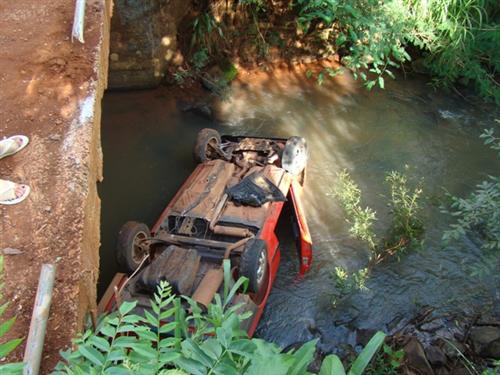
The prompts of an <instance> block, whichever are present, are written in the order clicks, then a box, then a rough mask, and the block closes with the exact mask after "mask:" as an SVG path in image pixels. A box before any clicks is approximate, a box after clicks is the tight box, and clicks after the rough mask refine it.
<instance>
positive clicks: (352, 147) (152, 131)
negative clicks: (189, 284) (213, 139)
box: [99, 72, 500, 351]
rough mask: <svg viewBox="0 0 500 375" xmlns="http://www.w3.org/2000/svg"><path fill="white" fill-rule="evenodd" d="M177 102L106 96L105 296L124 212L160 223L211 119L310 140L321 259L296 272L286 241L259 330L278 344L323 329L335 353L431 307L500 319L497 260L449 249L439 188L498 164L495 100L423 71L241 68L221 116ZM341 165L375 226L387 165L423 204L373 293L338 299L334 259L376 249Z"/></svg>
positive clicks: (481, 175) (246, 130) (457, 187)
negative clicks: (338, 197)
mask: <svg viewBox="0 0 500 375" xmlns="http://www.w3.org/2000/svg"><path fill="white" fill-rule="evenodd" d="M178 107H179V106H178V105H177V100H176V95H175V92H174V91H172V90H171V89H166V88H160V89H156V90H151V91H135V92H110V93H106V95H105V97H104V102H103V119H102V141H103V151H104V182H103V183H102V184H101V185H100V196H101V199H102V233H101V235H102V248H101V278H100V285H99V288H100V292H101V293H102V292H103V290H104V289H105V288H106V286H107V284H108V283H109V281H110V280H111V278H112V276H113V274H114V273H115V272H116V271H117V266H116V264H115V261H114V241H115V238H116V235H117V233H118V231H119V228H120V226H121V225H122V224H123V223H124V222H125V221H127V220H138V221H143V222H145V223H147V224H149V225H152V224H153V223H154V221H155V220H156V218H157V217H158V215H159V214H160V212H161V211H162V209H163V208H164V206H165V205H166V204H167V203H168V201H169V200H170V199H171V198H172V197H173V195H174V193H175V192H176V191H177V189H178V188H179V187H180V185H181V183H182V182H183V181H184V179H185V178H186V177H187V176H188V175H189V174H190V172H191V171H192V169H193V168H194V166H195V164H194V161H193V160H192V156H191V155H192V154H191V152H192V146H193V142H194V139H195V137H196V134H197V132H198V131H199V130H200V129H201V128H204V127H214V128H216V129H218V130H219V131H220V132H221V133H226V134H255V135H264V136H279V137H288V136H291V135H300V136H303V137H305V138H306V139H307V141H308V144H309V150H310V162H309V167H308V180H307V185H306V206H307V214H308V221H309V226H310V230H311V233H312V237H313V241H314V265H313V267H312V269H311V271H310V272H309V273H308V274H307V275H306V276H305V278H303V279H297V278H296V274H297V270H298V260H297V258H296V256H295V253H294V251H292V249H291V247H292V244H291V241H290V240H287V239H286V238H285V239H283V241H282V263H281V265H280V269H279V273H278V277H277V280H276V283H275V285H274V287H273V290H272V293H271V296H270V298H269V301H268V304H267V307H266V309H265V312H264V316H263V318H262V320H261V322H260V324H259V327H258V330H257V335H258V336H260V337H263V338H265V339H268V340H271V341H274V342H276V343H278V344H279V345H280V346H283V347H284V346H288V345H290V344H292V343H295V342H298V341H304V340H309V339H312V338H314V337H321V341H320V346H321V347H322V348H323V349H324V350H327V351H331V350H333V349H334V348H338V347H339V345H340V346H342V344H354V340H355V336H354V330H355V329H357V328H367V329H383V330H386V331H391V330H393V329H395V327H398V326H401V325H402V324H404V323H405V322H406V321H408V320H409V319H410V318H411V317H412V316H414V315H415V314H416V313H417V312H418V311H419V310H421V309H422V307H424V306H431V307H432V308H434V310H435V311H436V312H437V313H439V314H458V315H460V314H469V313H472V312H477V311H481V312H490V313H493V314H500V311H499V305H500V304H499V302H500V290H499V286H500V280H499V274H500V272H499V271H500V264H499V263H492V261H491V258H488V257H486V256H485V255H484V252H483V251H482V250H481V249H480V248H479V246H478V244H477V241H476V240H474V239H473V238H468V237H465V238H463V240H462V241H460V242H458V243H454V244H450V245H447V246H445V245H443V243H442V241H441V235H442V232H443V230H445V229H446V228H447V226H448V225H449V223H450V219H449V217H448V216H446V215H444V214H442V213H441V212H440V209H439V205H440V203H441V202H442V201H443V199H444V196H445V194H444V192H445V189H446V190H447V191H449V192H450V193H452V194H456V195H462V196H463V195H466V194H468V193H469V192H471V191H472V190H473V188H474V186H475V185H476V184H477V183H479V182H480V181H481V180H483V179H485V178H486V176H487V175H488V174H498V172H499V171H500V164H499V162H498V160H497V159H496V158H495V154H494V152H493V151H491V150H490V149H488V148H487V147H485V146H484V145H483V144H482V141H481V140H480V139H479V134H480V133H481V130H482V129H484V128H488V127H494V126H495V122H494V119H495V118H500V113H499V111H498V110H496V109H495V108H494V107H491V106H488V105H485V104H484V105H483V104H481V105H475V106H474V105H472V104H470V103H468V102H467V101H465V100H464V99H462V98H460V97H458V96H456V95H452V94H450V93H445V92H442V91H434V90H432V89H431V88H430V87H429V86H427V85H426V84H425V82H424V81H423V80H422V78H421V77H416V78H408V79H406V80H403V79H400V80H397V81H394V82H390V83H388V84H387V87H386V89H385V90H374V91H372V92H368V91H366V90H364V89H362V88H361V89H360V88H359V87H358V86H357V84H356V83H355V82H353V81H352V80H351V79H350V78H349V77H348V76H346V77H344V76H340V77H336V79H335V81H333V82H329V83H327V84H325V85H323V86H318V85H316V84H314V83H312V82H310V81H308V80H307V79H306V78H305V76H304V75H299V74H296V73H293V72H279V73H273V74H271V73H259V74H256V75H249V76H245V77H242V79H241V81H240V82H236V83H235V84H234V85H233V89H232V92H231V95H230V96H229V98H228V99H226V100H224V101H220V102H218V103H217V106H216V107H217V118H218V121H217V122H215V121H211V120H208V119H205V118H203V117H200V116H198V115H196V114H193V113H190V112H181V111H180V110H179V109H178ZM343 168H346V169H347V170H348V171H349V172H350V173H351V176H352V177H353V179H354V180H355V181H356V182H357V183H358V184H359V186H360V188H361V189H362V191H363V203H364V204H366V205H369V206H370V207H372V208H373V209H375V210H376V211H377V217H378V221H377V224H376V229H377V231H378V233H380V234H381V235H383V233H384V228H387V227H388V225H389V223H390V217H389V215H388V209H387V206H386V202H387V200H386V198H385V197H384V195H385V196H386V195H387V194H388V189H387V186H386V185H385V183H384V176H385V174H386V173H387V172H388V171H391V170H398V171H404V172H405V173H406V174H407V175H408V176H409V177H411V178H412V179H414V180H419V179H423V185H424V192H425V197H426V198H425V199H426V202H427V203H428V204H427V205H426V208H425V210H424V217H425V227H426V232H425V236H424V243H423V245H422V247H421V248H418V249H413V250H411V251H408V252H406V253H405V254H403V255H402V256H401V258H400V259H399V260H398V259H391V260H388V261H386V262H383V263H381V264H379V265H378V266H377V267H376V269H375V270H374V272H373V274H372V276H371V277H370V279H369V280H368V282H367V285H366V286H367V288H368V290H366V291H363V292H356V293H354V294H353V295H352V296H351V297H349V298H348V299H346V300H345V301H343V302H342V303H341V304H340V305H339V306H337V307H336V308H334V307H333V305H332V300H333V296H334V294H335V287H334V281H333V279H332V278H331V273H332V271H333V269H334V267H335V266H344V267H346V268H348V269H349V270H355V269H357V268H360V267H363V266H364V265H365V264H366V261H367V257H368V250H367V249H366V246H364V245H363V244H362V243H360V242H358V241H355V240H352V239H351V238H349V235H348V225H347V224H346V222H345V220H344V216H343V212H342V210H341V209H340V207H339V206H338V204H337V203H336V201H335V199H334V198H333V197H332V196H331V190H332V186H333V185H334V184H335V181H336V173H337V172H338V171H340V170H342V169H343ZM497 258H498V257H497ZM478 270H480V271H481V272H478Z"/></svg>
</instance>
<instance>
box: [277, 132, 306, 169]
mask: <svg viewBox="0 0 500 375" xmlns="http://www.w3.org/2000/svg"><path fill="white" fill-rule="evenodd" d="M307 159H308V153H307V142H306V140H305V139H304V138H302V137H290V138H288V140H287V141H286V144H285V148H284V149H283V155H282V156H281V166H282V167H283V169H285V170H286V171H287V172H289V173H291V174H293V175H295V176H298V175H299V174H300V173H301V172H302V171H303V170H304V169H305V168H306V165H307Z"/></svg>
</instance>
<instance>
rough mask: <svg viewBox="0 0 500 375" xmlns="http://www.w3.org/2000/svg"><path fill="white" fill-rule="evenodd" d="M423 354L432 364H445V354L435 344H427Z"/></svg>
mask: <svg viewBox="0 0 500 375" xmlns="http://www.w3.org/2000/svg"><path fill="white" fill-rule="evenodd" d="M425 356H426V357H427V360H428V361H429V363H430V364H431V365H432V366H444V365H446V354H445V353H444V351H443V350H442V349H441V348H440V347H437V346H433V345H431V346H429V347H427V348H426V349H425Z"/></svg>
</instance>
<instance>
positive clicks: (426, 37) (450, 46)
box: [295, 0, 500, 104]
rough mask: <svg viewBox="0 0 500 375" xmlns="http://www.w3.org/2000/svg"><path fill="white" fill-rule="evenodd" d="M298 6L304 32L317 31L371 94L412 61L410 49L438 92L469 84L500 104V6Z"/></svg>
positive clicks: (368, 1)
mask: <svg viewBox="0 0 500 375" xmlns="http://www.w3.org/2000/svg"><path fill="white" fill-rule="evenodd" d="M295 5H296V9H297V13H298V17H297V23H298V25H299V27H301V28H304V29H306V30H308V31H311V29H312V31H316V32H317V33H318V35H319V39H320V40H322V41H323V43H324V44H325V46H326V48H327V49H328V50H330V51H332V52H333V51H335V52H337V51H338V52H339V53H340V54H341V56H343V60H342V61H343V63H344V64H345V65H346V66H347V67H349V68H350V69H352V70H353V71H354V76H355V77H358V76H359V77H361V78H362V79H363V81H365V85H366V86H367V87H368V88H372V87H373V86H374V85H375V84H378V85H379V86H380V87H381V88H383V87H384V76H385V75H387V76H390V77H392V78H394V77H393V74H392V72H391V71H390V70H389V69H388V68H390V67H397V66H399V65H400V64H402V63H405V62H407V61H409V60H410V56H409V54H408V53H407V49H408V46H410V45H412V46H415V47H417V48H418V49H419V50H420V51H421V53H422V55H423V62H424V65H425V66H426V67H427V69H428V71H429V72H430V73H431V74H432V75H433V77H434V78H433V82H434V83H435V84H437V85H444V86H450V85H452V84H454V83H456V82H457V81H458V80H461V81H462V82H465V83H468V82H471V83H473V84H474V85H475V87H476V89H477V91H478V92H479V93H480V94H481V95H482V96H484V97H487V98H490V99H493V100H494V101H496V103H497V104H500V84H499V82H498V81H496V77H495V75H497V74H498V72H499V71H500V50H499V48H498V45H499V43H500V26H499V25H498V11H497V10H498V9H497V8H496V6H497V2H496V1H495V0H383V1H379V0H349V1H340V0H296V1H295ZM495 18H496V19H495ZM325 36H326V37H325ZM367 72H368V73H369V74H367Z"/></svg>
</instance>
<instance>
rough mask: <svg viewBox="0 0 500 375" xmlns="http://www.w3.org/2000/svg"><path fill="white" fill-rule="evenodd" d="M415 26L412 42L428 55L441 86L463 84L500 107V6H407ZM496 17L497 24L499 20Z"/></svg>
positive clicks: (487, 1) (467, 0)
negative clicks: (499, 9) (471, 87)
mask: <svg viewBox="0 0 500 375" xmlns="http://www.w3.org/2000/svg"><path fill="white" fill-rule="evenodd" d="M404 2H405V4H406V6H408V7H409V9H410V11H411V14H412V18H413V21H414V28H413V30H412V33H411V37H410V38H409V39H410V40H411V41H412V42H413V44H415V45H417V46H419V47H420V48H422V49H423V50H424V51H425V55H424V56H425V60H424V62H425V65H426V66H427V68H428V69H429V71H430V72H431V73H432V74H433V75H434V76H435V77H436V78H435V82H436V83H438V84H440V85H446V86H448V85H450V84H453V83H454V82H456V81H457V80H459V79H462V80H463V81H465V82H472V83H473V84H474V85H475V86H476V89H477V91H478V92H479V93H480V94H482V95H483V96H485V97H489V98H492V99H494V100H495V101H496V103H497V104H500V87H499V83H498V82H497V81H496V80H495V75H496V74H498V72H499V71H500V51H499V50H498V45H499V43H500V26H499V25H498V12H497V10H498V9H495V7H497V6H498V2H497V1H496V0H432V1H424V0H405V1H404ZM495 17H496V18H497V19H495Z"/></svg>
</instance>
